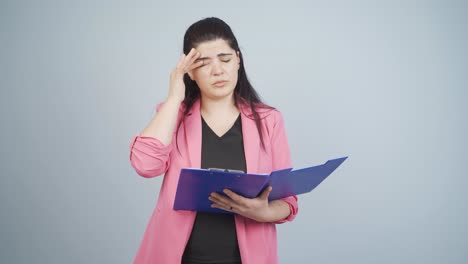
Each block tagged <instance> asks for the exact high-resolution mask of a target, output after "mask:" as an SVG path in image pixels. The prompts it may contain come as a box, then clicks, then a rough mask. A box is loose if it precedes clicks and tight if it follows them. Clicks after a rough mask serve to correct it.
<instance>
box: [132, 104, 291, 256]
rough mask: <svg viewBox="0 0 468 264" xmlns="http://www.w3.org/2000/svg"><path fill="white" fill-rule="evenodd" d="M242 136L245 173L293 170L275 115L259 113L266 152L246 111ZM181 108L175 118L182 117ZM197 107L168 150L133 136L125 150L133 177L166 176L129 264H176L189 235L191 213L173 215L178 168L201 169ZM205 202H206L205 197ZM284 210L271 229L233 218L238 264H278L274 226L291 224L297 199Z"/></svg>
mask: <svg viewBox="0 0 468 264" xmlns="http://www.w3.org/2000/svg"><path fill="white" fill-rule="evenodd" d="M240 110H241V121H242V135H243V138H244V151H245V159H246V163H247V172H248V173H270V172H271V171H273V170H278V169H284V168H290V167H292V164H291V157H290V151H289V145H288V141H287V138H286V131H285V127H284V121H283V118H282V115H281V113H280V112H278V111H277V110H268V111H264V112H263V113H260V117H262V118H264V119H263V120H262V129H263V130H264V142H265V147H266V150H263V149H261V143H260V137H259V135H258V132H257V128H256V125H255V121H254V120H253V118H251V111H250V109H249V107H247V106H242V107H241V109H240ZM181 113H182V108H181V110H180V114H179V118H180V117H181ZM201 123H202V122H201V115H200V101H199V100H198V101H197V102H196V103H195V104H194V106H193V107H192V110H191V112H190V113H189V116H187V117H186V119H185V121H184V123H183V124H182V126H181V127H180V130H179V133H178V134H177V141H178V142H177V144H178V148H179V150H180V153H179V151H178V150H177V147H176V143H175V137H176V133H174V137H173V140H172V142H171V143H170V144H169V145H164V144H163V143H161V142H160V141H159V140H158V139H156V138H153V137H145V136H140V135H136V136H135V137H134V138H133V140H132V142H131V144H130V163H131V165H132V166H133V167H134V168H135V171H136V172H137V173H138V174H139V175H141V176H143V177H145V178H152V177H155V176H158V175H161V174H165V175H164V177H163V182H162V185H161V190H160V192H159V197H158V200H157V203H156V207H155V208H154V210H153V214H152V216H151V218H150V220H149V223H148V225H147V228H146V230H145V233H144V236H143V240H142V242H141V244H140V247H139V249H138V252H137V254H136V257H135V259H134V262H133V263H134V264H150V263H151V264H153V263H163V264H176V263H177V264H178V263H181V260H182V254H183V252H184V249H185V245H186V243H187V242H188V239H189V237H190V234H191V230H192V227H193V223H194V220H195V216H196V212H192V211H175V210H173V209H172V208H173V204H174V197H175V193H176V188H177V183H178V180H179V172H180V169H181V168H184V167H191V168H200V166H201V130H202V129H201ZM207 199H208V197H207ZM282 200H284V201H286V202H287V203H288V204H289V208H290V211H291V214H290V215H289V216H288V217H287V218H286V219H283V220H280V221H277V222H274V223H260V222H257V221H254V220H251V219H249V218H245V217H242V216H240V215H235V224H236V231H237V240H238V244H239V250H240V255H241V259H242V263H243V264H263V263H265V264H274V263H278V252H277V240H276V225H275V224H279V223H284V222H287V221H291V220H293V219H294V218H295V217H296V215H297V212H298V205H297V197H296V196H290V197H286V198H284V199H282Z"/></svg>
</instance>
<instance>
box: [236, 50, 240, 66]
mask: <svg viewBox="0 0 468 264" xmlns="http://www.w3.org/2000/svg"><path fill="white" fill-rule="evenodd" d="M236 53H237V66H238V68H239V69H240V52H239V51H237V52H236Z"/></svg>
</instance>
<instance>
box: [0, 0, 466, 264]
mask: <svg viewBox="0 0 468 264" xmlns="http://www.w3.org/2000/svg"><path fill="white" fill-rule="evenodd" d="M467 11H468V4H467V3H466V2H463V1H424V2H423V1H420V2H417V1H409V2H408V1H398V2H395V1H384V2H382V1H380V2H378V3H377V2H375V1H342V2H339V1H303V2H290V1H288V4H281V5H280V4H273V3H271V2H266V1H265V2H263V3H261V2H250V3H248V2H241V1H234V2H233V1H231V2H220V1H206V2H202V1H197V2H196V1H188V2H186V3H181V2H178V1H175V2H172V3H169V2H158V1H137V2H136V1H126V2H125V1H30V2H25V1H6V2H5V1H2V2H1V5H0V29H1V42H0V43H1V44H0V45H1V50H0V52H1V60H0V65H1V71H0V72H1V73H0V74H1V78H0V84H1V99H0V100H1V101H0V103H1V111H0V113H1V125H2V129H1V138H0V142H1V148H0V151H1V171H0V173H1V185H0V186H1V187H0V198H1V202H0V204H1V229H0V231H1V234H0V242H1V244H0V262H1V263H131V262H132V260H133V258H134V256H135V253H136V250H137V248H138V246H139V244H140V242H141V239H142V237H143V232H144V229H145V228H146V224H147V222H148V220H149V217H150V215H151V213H152V210H153V208H154V206H155V202H156V198H157V195H158V191H159V187H160V184H161V180H162V179H161V178H153V179H145V178H142V177H140V176H138V175H137V174H136V173H135V171H134V170H133V168H132V167H131V166H130V163H129V144H130V140H131V138H132V137H133V136H134V135H135V134H137V133H139V132H140V131H141V129H143V128H144V126H146V124H147V123H148V122H149V121H150V119H151V118H152V116H153V114H154V107H155V105H156V104H157V103H158V102H161V101H162V100H164V98H165V97H166V95H167V91H168V83H169V73H170V71H171V70H172V68H173V67H174V66H175V64H176V61H177V59H178V58H179V55H180V54H181V50H182V37H183V34H184V32H185V30H186V28H187V27H188V26H189V25H190V24H191V23H193V22H195V21H197V20H198V19H201V18H204V17H207V16H218V17H220V18H222V19H224V20H225V21H226V22H227V23H228V24H230V25H231V27H232V28H233V30H234V33H235V34H236V36H237V38H238V40H239V42H240V45H241V49H242V51H243V52H244V56H245V63H246V69H247V73H248V76H249V78H250V80H251V81H252V83H253V84H254V87H256V89H257V90H258V91H259V92H260V94H261V95H262V96H263V99H264V100H265V101H266V102H267V103H269V104H271V105H273V106H275V107H277V108H278V109H279V110H280V111H282V113H283V115H284V117H285V122H286V128H287V132H288V136H289V141H290V145H291V151H292V155H293V163H294V166H295V167H296V168H300V167H305V166H309V165H315V164H320V163H323V162H325V161H326V160H327V159H330V158H337V157H341V156H349V159H348V160H347V161H346V162H345V163H344V164H343V165H342V167H340V168H339V169H338V170H337V171H336V172H335V173H334V174H333V175H332V176H331V177H330V178H329V179H327V180H326V181H324V182H323V183H322V184H321V185H320V186H319V187H318V188H317V189H315V190H314V191H313V192H312V193H309V194H306V195H302V196H300V201H299V206H300V212H299V215H298V217H297V218H296V220H295V221H294V222H292V223H287V224H283V225H279V226H278V230H279V235H278V236H279V254H280V259H281V262H282V263H361V264H362V263H467V262H468V253H467V251H466V249H467V248H468V247H467V242H468V239H467V237H468V233H467V223H468V210H467V200H468V199H467V198H468V196H467V194H466V191H465V189H466V188H467V187H468V186H467V183H468V181H467V179H466V176H467V170H466V167H465V166H466V165H467V162H468V155H467V154H468V153H467V147H468V146H467V139H466V135H467V134H468V133H467V132H468V131H467V118H466V114H467V105H466V100H467V91H466V89H467V76H468V72H467V69H468V67H467V66H468V65H467V64H468V63H467V60H468V56H467V47H468V43H467V40H468V38H467V37H468V34H467V32H468V30H467V15H468V12H467Z"/></svg>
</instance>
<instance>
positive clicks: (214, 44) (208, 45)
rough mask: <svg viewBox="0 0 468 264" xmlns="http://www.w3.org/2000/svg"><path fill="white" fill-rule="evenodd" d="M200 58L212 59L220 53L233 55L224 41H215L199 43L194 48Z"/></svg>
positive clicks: (232, 51)
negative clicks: (199, 54)
mask: <svg viewBox="0 0 468 264" xmlns="http://www.w3.org/2000/svg"><path fill="white" fill-rule="evenodd" d="M195 49H196V50H197V51H199V52H200V53H201V56H202V57H210V58H214V57H216V56H217V55H218V54H220V53H233V54H234V53H235V52H234V50H233V49H232V48H231V47H230V46H229V45H228V43H227V42H226V41H225V40H224V39H216V40H211V41H205V42H202V43H200V44H199V45H198V46H197V47H196V48H195Z"/></svg>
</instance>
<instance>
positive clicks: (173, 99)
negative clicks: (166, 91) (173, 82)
mask: <svg viewBox="0 0 468 264" xmlns="http://www.w3.org/2000/svg"><path fill="white" fill-rule="evenodd" d="M183 101H184V99H183V98H182V99H180V98H177V97H175V96H173V95H170V96H168V97H167V98H166V103H172V104H181V103H182V102H183Z"/></svg>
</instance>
